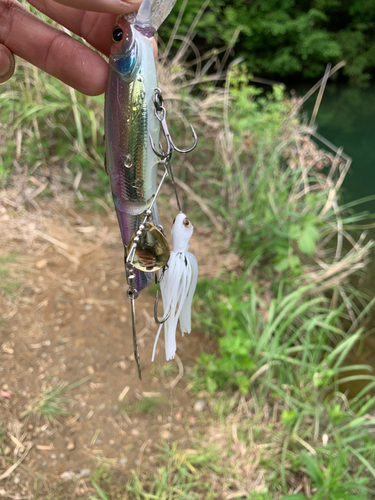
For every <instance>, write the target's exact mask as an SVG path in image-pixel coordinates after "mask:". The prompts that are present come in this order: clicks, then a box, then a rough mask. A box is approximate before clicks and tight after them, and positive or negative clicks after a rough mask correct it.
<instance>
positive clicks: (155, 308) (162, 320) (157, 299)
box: [154, 290, 171, 325]
mask: <svg viewBox="0 0 375 500" xmlns="http://www.w3.org/2000/svg"><path fill="white" fill-rule="evenodd" d="M158 301H159V290H157V292H156V297H155V304H154V320H155V323H157V324H158V325H162V324H163V323H165V322H166V321H167V320H168V319H169V316H170V315H171V312H170V311H169V313H168V314H167V316H166V317H165V318H163V319H159V318H158Z"/></svg>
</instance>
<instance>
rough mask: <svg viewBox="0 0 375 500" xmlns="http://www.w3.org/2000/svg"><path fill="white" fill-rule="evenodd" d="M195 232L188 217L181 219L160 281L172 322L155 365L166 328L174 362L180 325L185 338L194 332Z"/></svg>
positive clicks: (166, 325)
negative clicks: (192, 249)
mask: <svg viewBox="0 0 375 500" xmlns="http://www.w3.org/2000/svg"><path fill="white" fill-rule="evenodd" d="M193 229H194V228H193V224H192V223H191V221H190V219H188V218H187V217H186V215H185V214H183V213H180V214H178V215H177V217H176V219H175V220H174V223H173V226H172V229H171V236H172V240H173V250H172V251H171V254H170V257H169V261H168V264H167V268H166V269H165V270H164V271H162V273H163V274H162V276H161V281H160V290H161V295H162V298H163V309H164V318H165V317H167V316H168V314H169V318H168V319H167V320H166V321H165V322H164V323H162V324H161V325H160V326H159V329H158V332H157V335H156V338H155V342H154V348H153V351H152V361H154V357H155V350H156V345H157V342H158V339H159V335H160V332H161V330H162V328H163V326H164V342H165V358H166V360H167V361H169V360H171V359H174V357H175V354H176V330H177V324H178V322H179V323H180V329H181V333H182V335H184V333H190V332H191V303H192V300H193V295H194V292H195V288H196V285H197V280H198V264H197V259H196V258H195V257H194V255H193V254H192V253H190V252H188V248H189V240H190V238H191V236H192V234H193Z"/></svg>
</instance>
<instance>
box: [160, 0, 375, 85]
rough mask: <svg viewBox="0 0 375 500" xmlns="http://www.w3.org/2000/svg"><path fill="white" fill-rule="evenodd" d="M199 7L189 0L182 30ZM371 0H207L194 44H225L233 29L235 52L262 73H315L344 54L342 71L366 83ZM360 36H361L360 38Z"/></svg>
mask: <svg viewBox="0 0 375 500" xmlns="http://www.w3.org/2000/svg"><path fill="white" fill-rule="evenodd" d="M182 3H183V0H178V1H177V6H176V8H175V9H173V11H172V13H171V15H170V16H169V18H168V19H167V21H166V23H165V24H164V25H163V26H162V29H161V34H162V37H163V38H165V39H167V38H168V37H169V34H170V33H171V31H172V30H173V27H174V25H175V23H176V20H177V15H178V12H179V7H181V5H182ZM201 7H202V2H201V1H200V0H189V2H188V3H187V5H186V8H185V16H184V17H183V20H182V23H181V24H182V28H181V30H182V32H187V30H188V29H189V27H190V25H191V24H192V22H193V19H194V17H195V15H196V14H197V13H198V12H199V10H200V9H201ZM374 12H375V1H374V0H356V1H355V2H337V1H332V0H318V1H317V0H314V1H312V0H310V1H307V2H303V3H301V2H296V1H294V0H270V1H269V2H243V1H242V0H231V1H229V2H228V1H225V0H215V2H213V1H211V2H210V3H209V5H208V7H207V8H206V11H205V12H203V14H202V16H201V19H200V21H199V22H198V24H197V36H196V37H195V43H196V44H197V46H198V47H199V49H200V50H201V51H203V52H204V51H205V50H210V49H212V48H217V49H219V48H221V46H222V45H223V44H230V43H231V41H232V39H233V36H234V34H235V33H236V30H237V29H238V28H240V30H241V35H240V36H238V37H237V40H236V42H235V46H234V49H235V52H236V55H237V56H243V57H244V59H245V61H246V67H247V70H248V71H249V72H250V73H255V74H260V75H262V76H266V75H268V76H272V77H274V78H275V79H278V78H280V77H291V76H294V77H298V78H299V79H300V78H301V76H302V78H305V79H306V78H309V79H310V78H315V79H316V78H319V77H321V76H322V74H323V73H324V69H325V67H326V65H327V64H328V63H332V64H335V63H337V62H339V61H340V60H343V59H345V60H346V61H347V65H346V66H345V68H344V70H343V71H344V73H345V74H346V75H347V76H348V77H349V78H350V79H351V80H352V81H354V82H355V83H361V82H366V81H367V80H368V78H369V76H370V74H372V75H373V74H374V72H375V59H374V57H373V52H372V51H371V48H370V47H371V46H372V45H374V44H375V34H374V30H373V19H374ZM359 40H362V41H360V42H359Z"/></svg>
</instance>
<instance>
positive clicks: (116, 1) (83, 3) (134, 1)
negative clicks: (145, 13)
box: [56, 0, 142, 14]
mask: <svg viewBox="0 0 375 500" xmlns="http://www.w3.org/2000/svg"><path fill="white" fill-rule="evenodd" d="M56 1H57V2H58V3H61V4H63V5H66V6H68V7H74V8H75V9H82V10H89V11H93V12H108V13H110V14H128V13H129V12H133V11H134V10H138V8H139V6H140V4H141V1H142V0H127V1H125V0H56Z"/></svg>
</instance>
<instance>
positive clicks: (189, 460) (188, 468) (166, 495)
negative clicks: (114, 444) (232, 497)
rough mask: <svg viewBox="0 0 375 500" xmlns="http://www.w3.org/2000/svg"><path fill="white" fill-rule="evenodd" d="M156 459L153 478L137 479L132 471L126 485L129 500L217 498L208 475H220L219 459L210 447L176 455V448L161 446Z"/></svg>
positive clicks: (180, 452) (179, 452)
mask: <svg viewBox="0 0 375 500" xmlns="http://www.w3.org/2000/svg"><path fill="white" fill-rule="evenodd" d="M162 451H163V453H162V455H159V457H158V460H159V464H158V465H159V468H158V470H157V472H156V473H155V474H154V475H146V476H140V475H139V473H138V472H136V471H132V479H131V480H130V481H129V483H128V485H127V491H128V493H129V498H130V499H137V500H146V499H151V498H155V499H162V500H167V499H168V500H177V499H178V500H182V499H186V500H188V499H190V500H198V499H201V498H205V499H208V500H213V499H215V498H217V494H216V492H215V490H214V488H213V487H212V481H211V479H210V474H212V473H221V472H223V471H222V469H221V468H220V466H219V465H218V461H219V456H218V453H217V452H216V450H214V449H213V448H212V447H211V448H209V449H205V450H203V449H197V450H188V451H183V450H181V451H179V450H178V449H177V447H176V445H173V446H172V448H169V447H167V446H165V447H164V448H163V450H162Z"/></svg>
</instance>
